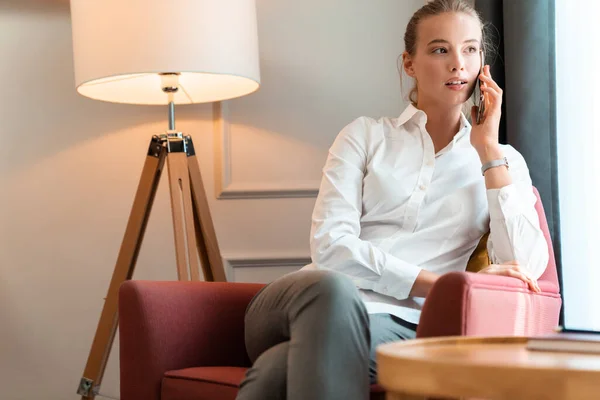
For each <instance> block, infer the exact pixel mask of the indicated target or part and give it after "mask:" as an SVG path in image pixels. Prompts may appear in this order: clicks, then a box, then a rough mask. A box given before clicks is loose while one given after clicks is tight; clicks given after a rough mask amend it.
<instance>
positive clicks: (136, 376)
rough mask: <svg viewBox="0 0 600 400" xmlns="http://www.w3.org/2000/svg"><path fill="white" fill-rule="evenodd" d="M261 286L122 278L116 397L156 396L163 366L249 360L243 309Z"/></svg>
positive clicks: (231, 363) (244, 362) (230, 363)
mask: <svg viewBox="0 0 600 400" xmlns="http://www.w3.org/2000/svg"><path fill="white" fill-rule="evenodd" d="M263 286H264V285H260V284H249V283H224V282H180V281H141V280H130V281H126V282H124V283H123V284H122V285H121V287H120V289H119V340H120V343H119V344H120V374H121V398H122V399H133V398H140V399H142V398H143V399H151V400H155V399H156V400H157V399H158V398H159V396H160V385H161V381H162V378H163V375H164V373H165V372H166V371H169V370H174V369H182V368H189V367H199V366H242V367H244V366H249V365H250V361H249V360H248V356H247V354H246V347H245V344H244V313H245V310H246V307H247V305H248V303H249V302H250V300H251V299H252V297H253V296H254V294H256V293H257V292H258V290H259V289H260V288H261V287H263Z"/></svg>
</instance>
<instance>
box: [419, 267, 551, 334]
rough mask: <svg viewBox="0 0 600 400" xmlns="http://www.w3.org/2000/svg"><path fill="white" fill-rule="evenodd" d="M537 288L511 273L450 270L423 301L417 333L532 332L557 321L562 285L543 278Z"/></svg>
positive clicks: (546, 329) (541, 331)
mask: <svg viewBox="0 0 600 400" xmlns="http://www.w3.org/2000/svg"><path fill="white" fill-rule="evenodd" d="M538 285H539V286H540V289H541V290H542V292H540V293H535V292H533V291H530V290H529V289H528V288H527V285H526V284H525V282H523V281H521V280H519V279H516V278H511V277H506V276H497V275H486V274H477V273H472V272H451V273H448V274H445V275H443V276H441V277H440V278H439V279H438V280H437V281H436V283H435V284H434V285H433V287H432V288H431V290H430V292H429V294H428V296H427V300H426V301H425V304H424V305H423V310H422V313H421V319H420V321H419V327H418V330H417V337H434V336H512V335H519V336H530V335H539V334H544V333H549V332H552V330H553V329H554V328H555V327H556V326H557V325H558V317H559V312H560V306H561V298H560V295H559V289H558V287H557V286H556V285H555V284H553V283H551V282H548V281H542V280H540V281H538Z"/></svg>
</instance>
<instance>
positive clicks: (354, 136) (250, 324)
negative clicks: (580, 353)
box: [237, 0, 548, 400]
mask: <svg viewBox="0 0 600 400" xmlns="http://www.w3.org/2000/svg"><path fill="white" fill-rule="evenodd" d="M404 42H405V50H406V51H405V52H404V53H403V54H402V66H403V70H404V72H406V74H407V75H408V76H410V77H412V78H414V80H415V82H416V85H415V87H414V89H413V90H412V91H411V92H410V95H409V100H410V105H409V106H408V107H407V108H406V109H405V110H404V111H403V112H402V113H401V114H400V116H399V117H397V118H381V119H378V120H375V119H372V118H367V117H361V118H358V119H356V120H355V121H353V122H351V123H350V124H348V125H347V126H346V127H345V128H344V129H343V130H342V131H341V132H340V133H339V135H338V136H337V137H336V139H335V141H334V143H333V145H332V146H331V148H330V151H329V156H328V158H327V162H326V164H325V167H324V169H323V178H322V182H321V187H320V190H319V195H318V197H317V201H316V204H315V208H314V212H313V216H312V228H311V238H310V239H311V240H310V249H311V257H312V264H310V265H308V266H306V267H304V268H302V269H301V270H300V271H297V272H294V273H291V274H288V275H285V276H283V277H281V278H279V279H277V280H275V281H273V282H271V283H270V284H269V285H267V286H266V287H265V288H264V289H262V290H261V291H260V292H259V293H258V294H257V295H256V296H255V297H254V298H253V299H252V301H251V303H250V304H249V306H248V309H247V311H246V320H245V328H246V331H245V332H246V347H247V351H248V354H249V356H250V359H251V360H252V361H253V366H252V368H250V369H249V370H248V372H247V374H246V377H245V379H244V380H243V382H242V384H241V388H240V391H239V394H238V397H237V398H238V399H240V400H251V399H257V400H258V399H260V400H263V399H289V400H300V399H302V400H306V399H310V400H321V399H322V400H325V399H326V400H335V399H340V400H342V399H343V400H352V399H356V400H365V399H368V396H369V384H370V383H374V382H376V380H377V365H376V363H375V348H376V346H378V345H380V344H382V343H385V342H389V341H395V340H403V339H411V338H414V337H415V332H416V328H417V325H418V323H419V316H420V312H421V307H422V305H423V303H424V301H425V299H426V298H427V294H428V292H429V290H430V288H431V287H432V285H433V284H434V283H435V281H436V280H437V279H438V278H439V277H440V276H441V275H443V274H445V273H448V272H452V271H464V270H465V268H466V265H467V262H468V260H469V257H470V255H471V254H472V253H473V250H474V249H475V248H476V247H477V244H478V243H479V241H480V239H481V238H482V237H483V236H484V235H485V234H486V233H487V232H489V237H488V241H487V250H488V254H489V257H490V259H491V260H492V262H493V264H492V265H490V266H488V267H487V268H484V269H483V270H482V271H481V272H480V273H487V274H495V275H506V276H511V277H514V278H515V279H521V280H523V281H524V282H526V283H527V284H528V285H529V288H530V290H533V291H539V288H538V286H537V281H536V279H537V278H538V277H539V276H540V275H541V274H542V272H543V271H544V269H545V268H546V265H547V262H548V250H547V245H546V242H545V240H544V237H543V234H542V231H541V230H540V227H539V223H538V218H537V213H536V211H535V208H534V204H535V201H536V198H535V195H534V194H533V192H532V184H531V179H530V176H529V171H528V169H527V165H526V163H525V160H524V159H523V157H522V156H521V155H520V154H519V153H518V152H517V151H516V150H515V149H514V148H513V147H511V146H509V145H501V144H499V143H498V128H499V123H500V115H501V104H502V89H501V88H500V87H499V86H498V85H497V84H496V82H494V80H493V78H492V77H491V75H490V70H489V66H487V65H486V66H485V68H484V72H483V74H480V69H481V58H480V50H483V51H485V50H487V49H486V48H484V47H486V38H485V36H484V29H483V23H482V20H481V18H480V16H479V15H478V13H477V12H476V11H475V10H474V9H473V8H472V7H471V6H470V5H469V4H468V3H467V2H466V1H462V0H435V1H431V2H430V3H428V4H427V5H425V6H424V7H422V8H421V9H420V10H418V11H417V12H416V13H415V14H414V15H413V17H412V18H411V20H410V22H409V23H408V26H407V29H406V33H405V36H404ZM478 78H481V80H482V82H483V85H482V91H483V93H484V96H485V105H486V107H485V113H484V114H483V119H482V120H481V121H480V123H479V124H477V123H475V121H476V118H475V116H476V112H477V107H475V106H474V107H472V108H471V107H468V104H470V103H469V101H470V99H471V97H472V94H473V92H474V89H475V85H476V84H477V80H478ZM465 107H467V109H468V111H469V114H470V117H471V121H473V125H472V124H471V123H470V122H469V120H468V119H467V117H466V116H465V115H464V113H463V111H462V110H463V108H465Z"/></svg>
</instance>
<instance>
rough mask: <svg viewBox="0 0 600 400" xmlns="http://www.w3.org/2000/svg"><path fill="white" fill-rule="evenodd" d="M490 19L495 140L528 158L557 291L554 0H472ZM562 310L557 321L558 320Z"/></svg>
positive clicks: (560, 266) (484, 16) (559, 277)
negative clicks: (499, 95) (496, 90)
mask: <svg viewBox="0 0 600 400" xmlns="http://www.w3.org/2000/svg"><path fill="white" fill-rule="evenodd" d="M475 8H476V9H477V11H479V13H480V14H481V16H482V17H483V19H484V21H485V22H488V23H490V24H491V29H488V32H491V33H492V35H491V36H492V38H493V39H494V42H495V47H496V48H497V49H498V54H497V55H496V56H494V55H493V54H488V55H487V60H486V62H487V63H488V64H490V66H491V67H490V69H491V73H492V77H493V78H494V80H495V81H496V82H498V84H499V86H500V87H501V88H502V89H503V90H504V99H503V101H502V102H503V104H502V121H501V124H500V142H501V143H507V144H510V145H512V146H513V147H514V148H515V149H517V150H518V151H519V152H520V153H521V154H522V155H523V157H524V158H525V160H526V161H527V165H528V166H529V172H530V175H531V179H532V181H533V185H534V186H535V187H537V189H538V190H539V192H540V196H541V198H542V203H543V204H544V209H545V211H546V217H547V219H548V227H549V229H550V235H551V238H552V244H553V247H554V252H555V256H556V265H557V268H558V279H559V283H560V286H561V293H562V262H561V246H560V223H559V222H560V219H559V206H558V201H559V199H558V171H557V155H556V90H555V88H556V68H555V65H556V62H555V1H554V0H475ZM563 321H564V318H563V312H562V311H561V316H560V323H561V324H563Z"/></svg>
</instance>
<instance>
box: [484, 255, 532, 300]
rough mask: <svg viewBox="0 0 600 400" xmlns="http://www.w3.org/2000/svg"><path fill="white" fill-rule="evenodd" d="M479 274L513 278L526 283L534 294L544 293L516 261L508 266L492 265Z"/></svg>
mask: <svg viewBox="0 0 600 400" xmlns="http://www.w3.org/2000/svg"><path fill="white" fill-rule="evenodd" d="M479 273H480V274H489V275H503V276H512V277H513V278H517V279H520V280H522V281H523V282H525V283H526V284H527V285H528V286H529V288H530V289H531V290H533V291H534V292H537V293H539V292H541V291H542V290H541V289H540V287H539V286H538V284H537V281H536V280H535V279H533V278H532V277H531V276H529V273H528V272H527V271H526V270H525V268H522V267H521V266H520V265H519V264H518V263H517V262H516V261H510V262H508V263H506V264H492V265H490V266H487V267H485V268H484V269H482V270H481V271H479Z"/></svg>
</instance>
